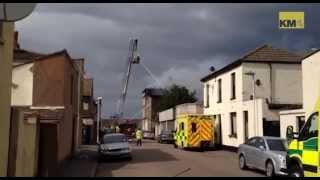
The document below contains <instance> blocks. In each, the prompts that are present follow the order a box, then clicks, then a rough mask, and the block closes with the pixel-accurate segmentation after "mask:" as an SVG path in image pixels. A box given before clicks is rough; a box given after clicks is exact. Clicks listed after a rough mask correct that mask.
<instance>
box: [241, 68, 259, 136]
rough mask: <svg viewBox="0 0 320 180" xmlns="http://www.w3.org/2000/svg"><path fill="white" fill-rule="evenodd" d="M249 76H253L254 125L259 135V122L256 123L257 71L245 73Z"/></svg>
mask: <svg viewBox="0 0 320 180" xmlns="http://www.w3.org/2000/svg"><path fill="white" fill-rule="evenodd" d="M244 74H245V75H247V76H251V77H252V100H253V119H254V120H253V121H254V126H255V128H254V129H255V135H257V123H256V100H255V99H256V88H255V81H256V79H255V73H254V72H252V71H249V72H246V73H244Z"/></svg>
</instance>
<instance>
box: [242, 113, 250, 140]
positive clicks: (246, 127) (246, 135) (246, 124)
mask: <svg viewBox="0 0 320 180" xmlns="http://www.w3.org/2000/svg"><path fill="white" fill-rule="evenodd" d="M243 121H244V142H247V140H248V139H249V122H248V111H243Z"/></svg>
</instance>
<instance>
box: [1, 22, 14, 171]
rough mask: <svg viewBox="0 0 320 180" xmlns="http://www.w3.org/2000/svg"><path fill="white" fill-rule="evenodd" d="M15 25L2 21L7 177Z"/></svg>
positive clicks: (3, 144) (3, 142) (4, 167)
mask: <svg viewBox="0 0 320 180" xmlns="http://www.w3.org/2000/svg"><path fill="white" fill-rule="evenodd" d="M13 36H14V23H13V22H1V21H0V142H1V145H0V176H7V164H8V151H9V133H10V131H9V130H10V112H11V81H12V75H11V72H12V60H13V48H14V47H13V42H14V40H13Z"/></svg>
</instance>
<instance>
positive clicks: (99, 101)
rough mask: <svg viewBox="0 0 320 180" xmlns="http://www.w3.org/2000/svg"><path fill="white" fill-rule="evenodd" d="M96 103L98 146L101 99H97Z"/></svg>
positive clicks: (98, 139)
mask: <svg viewBox="0 0 320 180" xmlns="http://www.w3.org/2000/svg"><path fill="white" fill-rule="evenodd" d="M96 102H97V105H98V108H97V111H98V114H97V144H99V142H100V121H101V106H102V97H98V98H97V101H96Z"/></svg>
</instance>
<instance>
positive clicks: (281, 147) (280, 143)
mask: <svg viewBox="0 0 320 180" xmlns="http://www.w3.org/2000/svg"><path fill="white" fill-rule="evenodd" d="M267 143H268V146H269V149H270V150H271V151H287V147H286V145H285V144H286V142H285V141H284V140H282V139H267Z"/></svg>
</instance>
